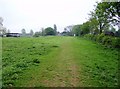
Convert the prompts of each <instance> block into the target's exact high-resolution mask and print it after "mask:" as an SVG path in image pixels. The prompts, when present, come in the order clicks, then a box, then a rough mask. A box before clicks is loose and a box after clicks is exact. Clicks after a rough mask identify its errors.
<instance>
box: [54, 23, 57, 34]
mask: <svg viewBox="0 0 120 89" xmlns="http://www.w3.org/2000/svg"><path fill="white" fill-rule="evenodd" d="M54 31H55V35H57V26H56V24H54Z"/></svg>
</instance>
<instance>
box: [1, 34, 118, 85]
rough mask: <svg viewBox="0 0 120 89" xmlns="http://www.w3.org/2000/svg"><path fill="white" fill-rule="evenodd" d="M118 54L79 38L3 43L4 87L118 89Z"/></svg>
mask: <svg viewBox="0 0 120 89" xmlns="http://www.w3.org/2000/svg"><path fill="white" fill-rule="evenodd" d="M118 61H119V59H118V51H117V50H115V49H108V48H105V47H102V46H101V45H99V44H96V43H93V42H91V41H89V40H85V39H83V38H77V37H61V36H58V37H49V36H48V37H39V38H3V39H2V67H3V73H2V78H3V81H2V84H3V87H14V86H15V87H90V86H91V87H115V86H117V85H118Z"/></svg>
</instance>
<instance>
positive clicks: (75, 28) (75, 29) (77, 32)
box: [72, 25, 81, 36]
mask: <svg viewBox="0 0 120 89" xmlns="http://www.w3.org/2000/svg"><path fill="white" fill-rule="evenodd" d="M80 27H81V25H74V26H73V28H72V32H73V34H75V35H76V36H80V35H81V29H80Z"/></svg>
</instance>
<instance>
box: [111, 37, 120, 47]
mask: <svg viewBox="0 0 120 89" xmlns="http://www.w3.org/2000/svg"><path fill="white" fill-rule="evenodd" d="M112 47H114V48H120V38H118V37H114V38H112Z"/></svg>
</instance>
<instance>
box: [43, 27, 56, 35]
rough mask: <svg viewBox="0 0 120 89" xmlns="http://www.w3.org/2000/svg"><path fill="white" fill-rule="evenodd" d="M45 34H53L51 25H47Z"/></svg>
mask: <svg viewBox="0 0 120 89" xmlns="http://www.w3.org/2000/svg"><path fill="white" fill-rule="evenodd" d="M45 35H55V31H54V29H53V28H51V27H47V28H46V29H45Z"/></svg>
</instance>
